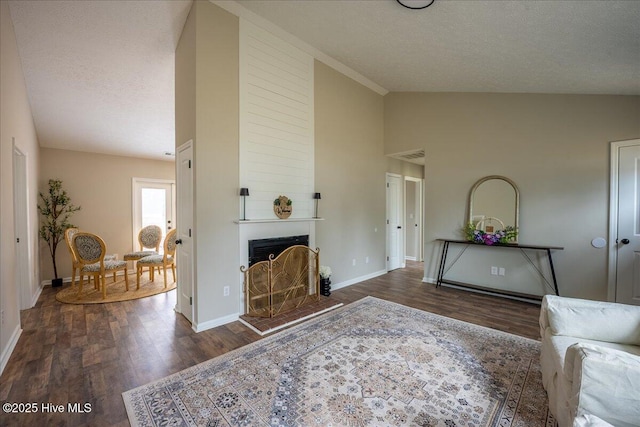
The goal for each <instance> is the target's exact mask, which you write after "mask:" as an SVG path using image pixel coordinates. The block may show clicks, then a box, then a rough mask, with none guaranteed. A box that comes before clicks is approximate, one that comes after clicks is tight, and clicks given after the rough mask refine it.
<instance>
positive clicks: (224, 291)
mask: <svg viewBox="0 0 640 427" xmlns="http://www.w3.org/2000/svg"><path fill="white" fill-rule="evenodd" d="M222 292H223V295H224V296H225V297H228V296H229V287H228V286H225V287H224V289H223V291H222Z"/></svg>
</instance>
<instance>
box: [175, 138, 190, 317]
mask: <svg viewBox="0 0 640 427" xmlns="http://www.w3.org/2000/svg"><path fill="white" fill-rule="evenodd" d="M176 167H177V173H176V176H177V186H178V189H177V190H178V191H177V198H178V212H177V213H178V217H177V220H178V223H177V225H178V231H177V235H176V241H177V242H179V244H178V245H177V255H176V261H177V270H178V301H177V303H176V311H177V312H179V313H182V315H183V316H184V317H186V318H187V320H189V321H190V322H192V323H193V315H194V310H193V270H194V268H193V267H194V266H193V263H194V257H193V246H194V244H193V240H194V239H193V147H192V142H191V141H188V142H186V143H184V144H183V145H181V146H180V147H179V148H178V156H177V161H176Z"/></svg>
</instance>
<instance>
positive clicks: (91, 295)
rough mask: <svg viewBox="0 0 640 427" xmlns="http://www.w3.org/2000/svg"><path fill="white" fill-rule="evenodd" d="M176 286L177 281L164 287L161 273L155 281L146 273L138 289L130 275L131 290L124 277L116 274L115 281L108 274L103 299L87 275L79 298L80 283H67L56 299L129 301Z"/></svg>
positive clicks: (83, 301)
mask: <svg viewBox="0 0 640 427" xmlns="http://www.w3.org/2000/svg"><path fill="white" fill-rule="evenodd" d="M168 279H169V280H168V282H172V279H173V278H172V277H171V273H169V277H168ZM175 288H176V283H175V282H174V283H167V287H166V288H165V287H164V281H163V277H162V275H161V274H157V273H156V275H155V281H153V282H152V281H151V280H149V276H148V275H147V274H145V275H144V276H142V277H141V278H140V289H137V290H136V276H135V274H134V275H129V290H128V291H127V290H126V288H125V283H124V277H123V276H116V282H115V283H113V277H111V276H107V298H106V299H102V292H101V291H98V290H96V289H95V288H94V286H93V280H91V284H87V282H86V277H85V282H84V285H83V286H82V295H81V296H80V298H78V283H77V281H76V284H75V286H73V287H72V286H71V285H67V286H66V287H65V288H64V289H63V290H61V291H60V292H58V293H57V294H56V299H57V300H58V301H60V302H63V303H67V304H103V303H107V302H118V301H129V300H134V299H138V298H146V297H150V296H152V295H157V294H161V293H163V292H168V291H171V290H173V289H175Z"/></svg>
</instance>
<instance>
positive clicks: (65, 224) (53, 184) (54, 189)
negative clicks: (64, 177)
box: [38, 179, 80, 287]
mask: <svg viewBox="0 0 640 427" xmlns="http://www.w3.org/2000/svg"><path fill="white" fill-rule="evenodd" d="M40 199H41V202H42V203H41V204H38V212H40V215H42V218H43V220H42V224H41V226H40V230H39V234H40V237H41V238H42V240H44V241H45V242H47V246H48V247H49V254H51V260H52V261H53V275H54V278H53V280H51V286H53V287H57V286H62V278H59V277H58V266H57V265H56V250H57V249H58V244H59V243H60V241H61V240H62V239H63V238H64V232H65V230H66V229H67V228H69V227H74V225H73V224H71V223H70V222H69V217H70V216H71V215H72V214H73V213H74V212H77V211H79V210H80V206H74V205H72V204H71V199H70V198H69V196H68V195H67V192H66V190H63V189H62V181H61V180H59V179H50V180H49V192H48V193H47V194H43V193H40Z"/></svg>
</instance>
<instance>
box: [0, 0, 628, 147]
mask: <svg viewBox="0 0 640 427" xmlns="http://www.w3.org/2000/svg"><path fill="white" fill-rule="evenodd" d="M214 3H218V4H221V5H223V7H225V6H224V5H225V4H227V5H229V4H230V5H231V7H232V8H238V6H237V4H238V3H239V4H240V5H241V6H244V8H246V9H248V10H250V11H251V12H253V13H255V14H256V15H258V16H261V17H263V18H265V19H267V20H268V21H271V22H272V23H274V24H276V25H277V26H279V27H281V28H282V29H283V30H284V31H286V32H288V33H290V34H292V35H294V36H295V37H297V38H299V39H300V40H302V41H303V42H305V43H306V44H308V45H310V46H313V47H314V48H315V49H317V50H319V51H321V52H322V53H323V54H326V55H328V56H329V57H332V58H334V59H336V60H338V61H340V62H341V63H343V64H344V65H346V66H347V67H350V68H351V69H353V70H355V71H356V72H357V73H360V74H361V75H363V76H364V77H366V78H367V79H369V80H370V81H373V82H374V83H376V84H377V85H379V87H380V86H381V87H382V88H384V89H386V90H389V91H438V92H442V91H448V92H525V93H527V92H529V93H575V94H626V95H630V94H635V95H640V1H615V0H610V1H597V0H586V1H584V0H570V1H524V0H516V1H509V0H497V1H480V0H436V1H435V3H434V4H433V5H432V6H430V7H429V8H427V9H424V10H419V11H412V10H408V9H405V8H403V7H401V6H400V5H398V4H397V3H396V2H395V0H342V1H338V0H326V1H324V0H285V1H278V0H271V1H260V0H240V1H238V2H237V3H234V2H227V1H214ZM9 5H10V10H11V17H12V20H13V23H14V27H15V32H16V38H17V42H18V51H19V54H20V57H21V60H22V65H23V70H24V74H25V79H26V83H27V91H28V93H29V98H30V102H31V107H32V110H33V115H34V121H35V125H36V129H37V132H38V139H39V141H40V144H41V146H43V147H54V148H62V149H70V150H78V151H90V152H99V153H107V154H118V155H128V156H135V157H146V158H162V159H168V160H173V158H172V157H171V158H167V157H166V156H165V155H164V153H165V152H167V151H170V152H173V151H174V137H175V136H174V52H175V47H176V44H177V42H178V39H179V37H180V33H181V31H182V28H183V26H184V22H185V20H186V17H187V14H188V11H189V8H190V6H191V0H168V1H161V0H153V1H151V0H143V1H134V0H128V1H97V0H91V1H90V0H80V1H52V0H51V1H24V0H21V1H10V3H9ZM240 9H242V8H240ZM384 92H385V91H384V90H382V93H384Z"/></svg>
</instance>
